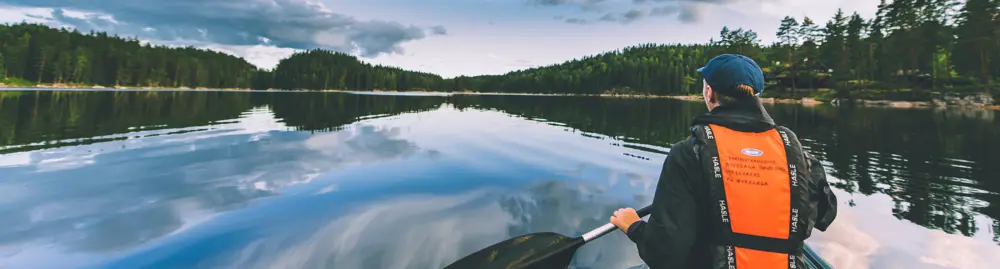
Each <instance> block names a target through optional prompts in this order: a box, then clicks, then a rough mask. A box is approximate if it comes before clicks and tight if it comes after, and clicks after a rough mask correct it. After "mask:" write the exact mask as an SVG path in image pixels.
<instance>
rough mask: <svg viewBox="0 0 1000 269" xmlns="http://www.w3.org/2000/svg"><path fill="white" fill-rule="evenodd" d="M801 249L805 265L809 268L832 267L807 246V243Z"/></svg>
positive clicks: (831, 268) (830, 268)
mask: <svg viewBox="0 0 1000 269" xmlns="http://www.w3.org/2000/svg"><path fill="white" fill-rule="evenodd" d="M803 249H804V250H805V251H804V252H803V253H802V254H803V256H805V257H806V266H808V267H809V268H810V269H833V266H830V264H829V263H827V262H826V260H824V259H823V257H820V256H819V254H817V253H816V252H815V251H813V250H812V248H809V245H806V246H805V247H804V248H803Z"/></svg>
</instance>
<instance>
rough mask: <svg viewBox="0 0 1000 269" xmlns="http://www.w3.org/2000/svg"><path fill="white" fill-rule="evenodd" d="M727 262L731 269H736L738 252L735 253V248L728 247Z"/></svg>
mask: <svg viewBox="0 0 1000 269" xmlns="http://www.w3.org/2000/svg"><path fill="white" fill-rule="evenodd" d="M726 262H727V263H728V264H729V269H736V251H733V246H726Z"/></svg>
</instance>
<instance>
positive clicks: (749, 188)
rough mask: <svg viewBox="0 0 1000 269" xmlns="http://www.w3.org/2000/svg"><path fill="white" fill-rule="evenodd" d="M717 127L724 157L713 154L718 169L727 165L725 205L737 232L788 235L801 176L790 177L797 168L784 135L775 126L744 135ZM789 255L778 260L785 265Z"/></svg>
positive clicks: (776, 235)
mask: <svg viewBox="0 0 1000 269" xmlns="http://www.w3.org/2000/svg"><path fill="white" fill-rule="evenodd" d="M711 128H712V131H713V135H714V136H715V137H716V140H715V144H716V149H717V150H718V153H719V154H718V156H717V157H718V160H716V159H714V158H715V157H713V166H714V167H713V168H712V169H713V171H717V170H718V167H719V166H721V169H722V183H723V185H724V188H725V195H726V199H725V200H726V201H725V203H724V204H725V205H726V213H727V215H728V218H729V219H728V221H729V223H730V227H731V228H732V231H733V232H735V233H742V234H749V235H756V236H765V237H772V238H781V239H785V238H788V234H789V232H790V229H791V228H790V226H789V223H792V222H793V220H792V212H791V188H792V186H793V185H797V184H798V182H797V181H798V179H797V178H795V179H792V178H791V177H790V173H789V171H791V169H795V167H794V166H790V165H788V159H787V158H786V154H785V147H784V146H783V145H782V144H783V143H784V141H783V139H784V136H782V135H780V134H779V132H778V131H777V130H775V129H771V130H769V131H767V132H763V133H743V132H738V131H735V130H732V129H728V128H725V127H722V126H718V125H712V126H711ZM719 162H721V164H719ZM716 173H718V172H716ZM721 204H723V203H720V205H721ZM738 251H739V250H738ZM785 259H786V258H785V257H780V258H778V260H775V261H776V262H777V263H778V264H780V266H782V267H783V265H784V263H785V262H786V261H785Z"/></svg>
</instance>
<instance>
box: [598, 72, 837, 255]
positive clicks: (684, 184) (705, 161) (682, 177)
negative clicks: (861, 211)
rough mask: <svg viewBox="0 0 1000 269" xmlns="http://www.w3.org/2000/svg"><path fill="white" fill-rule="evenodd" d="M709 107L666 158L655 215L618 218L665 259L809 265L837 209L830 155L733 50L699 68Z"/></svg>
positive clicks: (626, 213)
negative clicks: (772, 105) (816, 238)
mask: <svg viewBox="0 0 1000 269" xmlns="http://www.w3.org/2000/svg"><path fill="white" fill-rule="evenodd" d="M698 72H699V73H701V75H702V77H703V80H702V84H703V86H702V88H703V89H702V95H703V97H704V101H705V104H706V105H707V106H708V110H709V111H708V113H705V114H702V115H699V116H697V117H695V118H694V121H693V123H692V124H691V126H692V127H691V136H689V137H688V138H687V139H684V140H682V141H681V142H678V143H677V144H675V145H674V146H673V147H672V148H671V149H670V153H669V156H668V157H667V159H666V160H665V161H664V163H663V168H662V171H661V172H660V178H659V183H658V185H657V187H656V192H655V194H654V196H653V204H652V207H651V211H650V216H649V221H648V222H646V221H643V220H641V219H640V218H639V216H638V215H637V214H636V212H635V210H634V209H632V208H622V209H618V210H617V211H616V212H614V214H613V216H611V219H610V220H611V223H613V224H615V226H617V227H618V228H619V229H621V230H622V231H623V232H624V233H625V234H626V235H627V236H628V238H629V239H631V240H632V241H633V242H635V245H636V248H637V249H638V252H639V257H641V258H642V260H643V261H644V262H645V263H646V265H647V266H649V267H650V268H652V269H661V268H737V269H745V268H806V267H805V263H804V261H803V260H802V259H803V256H802V251H803V241H804V240H805V239H806V238H808V237H809V236H810V234H811V230H812V228H814V227H815V228H816V229H818V230H820V231H826V229H827V227H829V226H830V224H831V223H832V222H833V220H834V218H835V217H836V214H837V198H836V196H834V194H833V193H832V192H831V190H830V186H829V183H828V182H827V179H826V174H825V172H824V170H823V167H822V165H821V163H820V162H819V161H818V160H817V159H816V158H815V157H813V156H811V155H809V154H807V153H806V152H805V151H804V150H803V149H802V146H801V144H800V143H799V140H798V138H797V137H796V136H795V134H794V133H793V132H792V131H791V130H789V129H788V128H785V127H782V126H777V125H775V123H774V120H772V119H771V117H770V116H769V115H768V114H767V111H766V110H764V107H763V105H762V104H761V100H760V98H759V95H760V93H761V92H762V91H763V89H764V75H763V71H762V70H761V69H760V67H759V66H758V65H757V63H756V62H754V61H753V60H752V59H750V58H748V57H746V56H743V55H736V54H723V55H719V56H717V57H715V58H713V59H712V60H710V61H709V62H708V63H707V64H706V65H705V66H704V67H702V68H699V69H698Z"/></svg>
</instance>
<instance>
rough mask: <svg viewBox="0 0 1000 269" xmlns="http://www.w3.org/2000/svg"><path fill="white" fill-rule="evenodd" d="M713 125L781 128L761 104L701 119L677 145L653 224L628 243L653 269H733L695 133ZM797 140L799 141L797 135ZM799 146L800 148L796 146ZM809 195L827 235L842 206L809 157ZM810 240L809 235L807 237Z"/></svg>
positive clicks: (633, 232)
mask: <svg viewBox="0 0 1000 269" xmlns="http://www.w3.org/2000/svg"><path fill="white" fill-rule="evenodd" d="M708 124H715V125H720V126H723V127H726V128H729V129H733V130H735V131H740V132H763V131H767V130H770V129H772V128H775V127H776V126H775V124H774V121H773V120H772V119H771V117H770V116H769V115H768V114H767V112H766V111H765V110H764V108H763V106H762V105H761V103H760V102H759V101H752V102H745V103H739V104H732V105H728V106H722V107H717V108H716V109H714V110H712V111H711V112H709V113H706V114H703V115H699V116H697V117H695V119H694V122H693V123H692V132H693V134H692V136H691V137H689V138H688V139H685V140H682V141H680V142H678V143H677V144H675V145H674V146H673V147H672V148H671V149H670V153H669V156H668V157H667V159H666V160H665V161H664V163H663V170H662V171H661V172H660V179H659V183H658V185H657V187H656V193H655V195H654V198H653V207H652V211H651V213H650V217H649V222H648V223H647V222H645V221H639V222H636V223H634V224H632V225H631V226H630V227H629V228H628V232H627V234H628V237H629V238H630V239H631V240H632V241H633V242H635V244H636V247H637V248H638V251H639V256H640V257H641V258H642V260H643V261H645V262H646V264H647V265H648V266H649V267H650V268H652V269H665V268H727V267H726V266H725V265H726V264H727V263H726V260H727V257H726V255H725V252H720V251H719V249H720V246H718V245H716V244H713V243H712V240H710V238H712V234H711V233H713V232H714V230H711V229H709V228H706V227H709V226H710V225H708V224H710V222H711V221H713V220H714V215H713V214H712V212H718V208H717V207H718V206H717V205H716V203H713V202H711V201H710V200H709V197H708V196H709V195H708V194H707V193H708V190H707V189H708V188H709V186H708V184H709V182H708V180H706V179H705V177H704V176H703V175H704V174H705V173H706V172H705V170H706V168H704V167H702V164H701V162H700V161H699V156H698V154H699V153H698V152H699V150H698V149H697V147H698V146H699V145H698V144H699V142H698V140H697V139H695V137H696V135H695V134H694V132H697V131H699V128H695V127H694V126H703V125H708ZM790 136H791V139H793V140H794V141H796V142H797V141H798V139H797V138H796V137H795V136H794V134H791V135H790ZM795 144H798V143H795ZM800 152H803V154H804V155H806V156H805V157H806V159H805V160H807V163H808V165H807V167H808V168H807V169H808V175H809V178H808V180H810V181H812V182H811V183H813V184H810V185H812V186H813V187H812V188H811V189H810V190H809V191H808V192H809V193H808V195H809V197H810V200H812V203H813V204H815V206H813V208H811V209H812V210H811V211H812V213H815V215H813V216H815V217H814V218H815V219H813V220H808V221H809V222H810V223H813V224H814V225H815V226H814V227H815V228H817V229H819V230H821V231H825V230H826V228H827V227H829V225H830V223H832V222H833V219H834V218H835V217H836V213H837V202H836V201H837V200H836V196H834V194H833V193H832V192H831V190H830V186H829V184H828V183H827V179H826V173H825V172H824V170H823V166H822V165H821V164H820V162H819V161H818V160H817V159H816V158H815V157H813V156H810V155H809V154H806V153H804V151H800ZM806 237H808V232H807V234H806Z"/></svg>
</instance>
